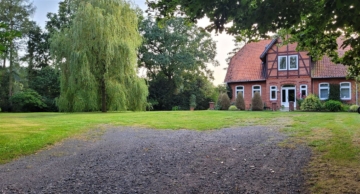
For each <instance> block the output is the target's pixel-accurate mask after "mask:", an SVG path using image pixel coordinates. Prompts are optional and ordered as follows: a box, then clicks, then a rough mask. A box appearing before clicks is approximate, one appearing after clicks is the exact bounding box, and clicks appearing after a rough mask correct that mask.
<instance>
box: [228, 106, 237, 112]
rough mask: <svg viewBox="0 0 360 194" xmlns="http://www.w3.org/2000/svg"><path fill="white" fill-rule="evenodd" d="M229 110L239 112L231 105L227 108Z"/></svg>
mask: <svg viewBox="0 0 360 194" xmlns="http://www.w3.org/2000/svg"><path fill="white" fill-rule="evenodd" d="M229 110H230V111H235V110H239V109H238V108H237V107H236V106H235V105H231V106H230V107H229Z"/></svg>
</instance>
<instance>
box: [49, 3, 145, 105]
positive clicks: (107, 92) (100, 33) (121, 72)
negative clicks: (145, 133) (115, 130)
mask: <svg viewBox="0 0 360 194" xmlns="http://www.w3.org/2000/svg"><path fill="white" fill-rule="evenodd" d="M70 7H72V6H70ZM73 9H75V10H76V11H74V16H73V19H72V20H71V23H70V26H69V28H63V29H62V30H61V32H55V33H54V35H52V38H51V53H52V55H54V57H55V59H56V63H57V64H59V65H60V68H61V79H60V82H61V92H60V97H59V100H58V105H59V109H60V111H97V110H102V111H103V112H106V111H107V110H143V109H144V108H145V105H146V97H147V87H146V85H145V82H144V80H142V79H140V78H139V77H138V76H137V75H136V68H137V65H136V64H137V63H136V59H137V55H136V49H137V48H138V46H140V44H141V37H140V34H139V32H138V23H137V22H138V21H137V15H136V13H135V11H134V9H133V8H132V7H131V5H130V4H129V3H128V2H126V1H124V0H106V1H105V0H89V1H79V4H78V6H73Z"/></svg>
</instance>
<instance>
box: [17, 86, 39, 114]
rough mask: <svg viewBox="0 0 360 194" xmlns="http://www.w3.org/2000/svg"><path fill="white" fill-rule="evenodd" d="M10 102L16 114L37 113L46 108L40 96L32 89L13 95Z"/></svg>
mask: <svg viewBox="0 0 360 194" xmlns="http://www.w3.org/2000/svg"><path fill="white" fill-rule="evenodd" d="M10 100H11V103H12V105H13V110H14V111H16V112H29V111H30V112H37V111H43V110H44V109H45V108H46V104H45V103H44V101H43V100H42V99H41V96H40V94H38V93H37V92H36V91H34V90H32V89H27V90H24V91H21V92H18V93H15V94H14V95H13V96H12V97H11V98H10Z"/></svg>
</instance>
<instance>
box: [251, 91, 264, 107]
mask: <svg viewBox="0 0 360 194" xmlns="http://www.w3.org/2000/svg"><path fill="white" fill-rule="evenodd" d="M251 108H252V110H253V111H261V110H264V104H263V102H262V100H261V96H260V93H259V92H255V94H254V97H253V98H252V100H251Z"/></svg>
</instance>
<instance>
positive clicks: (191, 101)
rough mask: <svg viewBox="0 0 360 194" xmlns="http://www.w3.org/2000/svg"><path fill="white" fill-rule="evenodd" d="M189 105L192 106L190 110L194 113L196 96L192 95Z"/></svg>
mask: <svg viewBox="0 0 360 194" xmlns="http://www.w3.org/2000/svg"><path fill="white" fill-rule="evenodd" d="M189 104H190V110H191V111H193V110H194V109H195V107H196V96H195V95H194V94H191V96H190V103H189Z"/></svg>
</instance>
